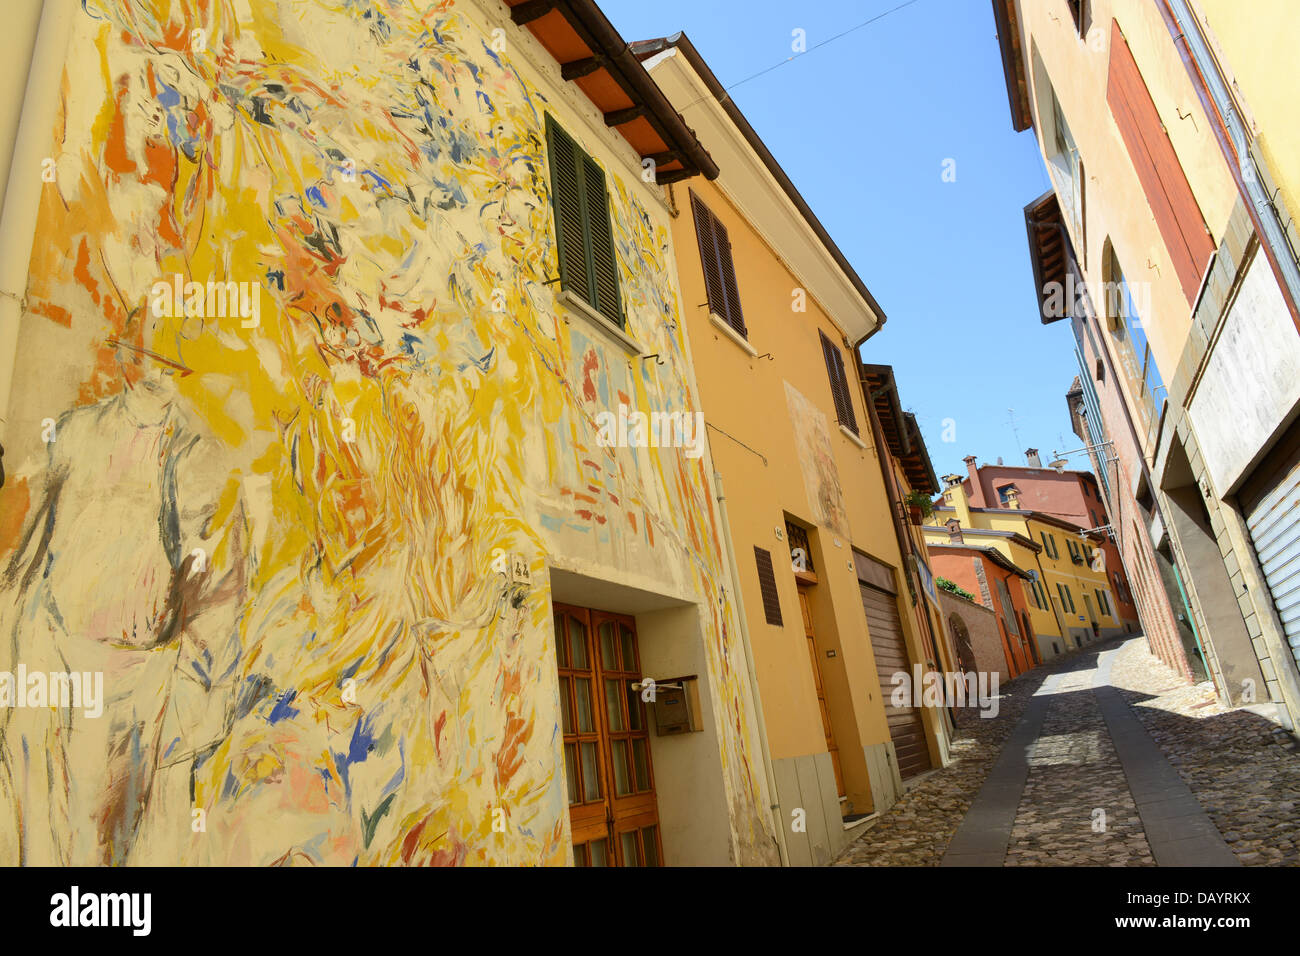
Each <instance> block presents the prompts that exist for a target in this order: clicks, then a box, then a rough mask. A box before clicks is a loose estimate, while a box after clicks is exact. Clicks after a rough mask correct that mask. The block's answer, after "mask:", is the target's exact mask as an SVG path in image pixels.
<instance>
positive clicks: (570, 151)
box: [546, 114, 623, 328]
mask: <svg viewBox="0 0 1300 956" xmlns="http://www.w3.org/2000/svg"><path fill="white" fill-rule="evenodd" d="M546 141H547V146H548V150H549V152H550V156H551V192H552V202H553V203H554V205H555V237H556V243H557V245H558V247H559V259H560V288H561V289H564V290H567V291H569V292H573V293H574V294H575V295H577V296H579V297H580V298H582V299H583V300H584V301H586V302H587V303H588V304H589V305H590V306H591V307H592V308H594V309H595V310H596V311H597V312H599V313H600V314H601V315H603V316H605V318H607V319H609V320H610V321H611V322H613V323H614V324H615V325H617V326H618V327H619V328H622V327H623V309H622V301H621V298H620V295H619V282H618V256H617V254H616V253H615V251H614V233H613V228H612V224H611V222H610V215H609V196H608V192H607V191H606V188H605V173H604V171H603V170H602V169H601V168H600V166H599V165H598V164H597V163H596V161H595V160H593V159H592V158H591V157H590V156H588V155H587V154H586V152H584V151H583V149H582V148H581V147H580V146H578V144H577V143H576V142H574V140H573V137H571V136H570V135H569V134H568V133H566V132H565V131H564V130H563V129H562V128H561V127H560V125H559V124H558V123H557V122H555V120H554V119H553V118H552V117H551V116H550V115H549V114H548V115H547V117H546Z"/></svg>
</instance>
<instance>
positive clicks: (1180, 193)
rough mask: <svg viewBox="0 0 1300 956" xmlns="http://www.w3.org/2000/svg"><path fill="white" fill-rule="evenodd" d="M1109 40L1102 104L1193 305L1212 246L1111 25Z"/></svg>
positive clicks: (1142, 87)
mask: <svg viewBox="0 0 1300 956" xmlns="http://www.w3.org/2000/svg"><path fill="white" fill-rule="evenodd" d="M1110 34H1111V35H1110V66H1109V73H1108V76H1107V80H1106V102H1107V103H1108V104H1110V111H1111V115H1112V116H1114V117H1115V125H1116V126H1118V127H1119V133H1120V136H1121V137H1122V138H1123V140H1124V145H1125V146H1126V147H1127V148H1128V154H1129V158H1130V159H1131V160H1132V161H1133V168H1134V169H1135V170H1136V171H1137V176H1138V181H1139V182H1141V184H1142V191H1143V193H1144V194H1145V195H1146V199H1147V204H1148V205H1149V206H1150V207H1151V214H1152V216H1154V217H1155V220H1156V226H1157V227H1158V228H1159V230H1160V236H1161V238H1162V239H1164V242H1165V247H1166V248H1167V249H1168V250H1169V256H1170V258H1171V259H1172V260H1173V263H1174V271H1175V272H1176V273H1177V274H1178V281H1179V283H1180V284H1181V285H1182V287H1183V294H1184V295H1186V296H1187V301H1188V302H1192V301H1194V300H1195V299H1196V294H1197V292H1198V291H1199V290H1200V286H1201V276H1202V274H1203V273H1204V272H1205V268H1206V265H1207V264H1208V263H1209V261H1210V256H1211V255H1213V253H1214V240H1213V239H1212V238H1211V237H1210V233H1209V231H1208V230H1207V229H1206V228H1205V219H1204V217H1203V216H1202V215H1201V208H1200V206H1199V205H1197V203H1196V196H1195V195H1194V194H1193V193H1192V187H1191V186H1190V185H1189V184H1188V182H1187V176H1186V174H1185V173H1184V172H1183V167H1182V164H1180V163H1179V162H1178V155H1177V153H1175V152H1174V147H1173V144H1172V143H1171V142H1170V140H1169V134H1168V133H1167V132H1166V131H1165V127H1164V124H1163V123H1162V122H1161V121H1160V113H1159V112H1158V111H1157V110H1156V106H1155V103H1154V102H1153V101H1152V99H1151V93H1150V92H1149V91H1148V90H1147V85H1146V82H1145V81H1144V80H1143V79H1142V73H1141V71H1139V70H1138V66H1137V61H1136V60H1134V59H1133V53H1132V51H1130V50H1129V46H1128V41H1127V40H1125V39H1124V34H1123V32H1122V31H1121V30H1120V28H1119V24H1118V23H1116V22H1115V21H1114V20H1112V21H1111V31H1110Z"/></svg>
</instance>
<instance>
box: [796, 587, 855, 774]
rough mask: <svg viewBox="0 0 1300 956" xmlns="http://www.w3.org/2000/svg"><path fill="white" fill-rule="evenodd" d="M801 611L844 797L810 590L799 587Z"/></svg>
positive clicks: (833, 762)
mask: <svg viewBox="0 0 1300 956" xmlns="http://www.w3.org/2000/svg"><path fill="white" fill-rule="evenodd" d="M799 613H800V614H801V615H802V616H803V633H804V637H805V639H806V640H807V641H808V656H809V658H810V659H811V660H812V672H813V681H814V683H815V684H816V685H817V707H818V709H819V710H820V711H821V715H822V730H823V731H824V732H825V734H826V749H827V750H828V751H829V752H830V755H831V766H833V767H834V768H835V786H836V788H837V789H838V790H839V795H840V796H841V797H842V796H844V795H845V793H846V792H847V791H845V789H844V773H843V771H842V770H841V769H840V748H839V747H838V746H837V745H836V743H835V729H834V728H833V727H832V726H831V712H830V710H829V708H827V706H826V687H825V685H824V684H823V683H822V666H821V659H820V658H819V657H818V656H817V641H816V640H815V638H814V635H813V623H812V611H811V610H810V609H809V607H808V592H807V591H805V590H804V589H803V588H800V589H799Z"/></svg>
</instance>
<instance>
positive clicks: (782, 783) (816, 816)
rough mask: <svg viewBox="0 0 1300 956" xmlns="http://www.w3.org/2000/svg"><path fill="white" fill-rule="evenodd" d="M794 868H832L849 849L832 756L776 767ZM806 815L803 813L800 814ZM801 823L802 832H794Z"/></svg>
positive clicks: (777, 763) (811, 757) (789, 760)
mask: <svg viewBox="0 0 1300 956" xmlns="http://www.w3.org/2000/svg"><path fill="white" fill-rule="evenodd" d="M772 769H773V771H774V772H775V774H776V791H777V802H778V803H780V805H781V821H782V824H783V825H784V826H785V842H786V846H787V848H788V849H789V851H790V865H791V866H828V865H830V862H831V861H832V860H834V859H835V857H836V856H837V855H839V852H840V851H841V850H842V849H844V847H846V846H848V842H849V835H848V834H847V833H845V831H844V820H843V816H842V814H841V813H840V797H839V792H838V790H837V789H836V786H835V767H834V765H833V764H832V763H831V755H830V754H829V753H827V752H825V751H823V752H822V753H819V754H805V755H804V756H802V757H783V758H782V759H780V760H775V761H773V763H772ZM796 811H802V813H796ZM796 820H801V825H802V827H803V829H802V831H800V830H796V829H793V827H794V825H795V821H796Z"/></svg>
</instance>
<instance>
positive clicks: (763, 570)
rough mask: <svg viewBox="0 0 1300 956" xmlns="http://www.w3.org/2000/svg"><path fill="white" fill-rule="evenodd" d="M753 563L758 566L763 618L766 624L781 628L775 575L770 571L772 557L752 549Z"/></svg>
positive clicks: (761, 550) (757, 549)
mask: <svg viewBox="0 0 1300 956" xmlns="http://www.w3.org/2000/svg"><path fill="white" fill-rule="evenodd" d="M754 562H755V563H756V564H757V565H758V589H759V591H760V592H761V593H762V595H763V616H764V617H766V618H767V623H768V624H775V625H777V626H778V627H780V626H781V601H780V599H779V598H778V597H777V596H776V574H775V573H774V572H773V571H772V555H771V554H770V553H769V552H767V551H764V550H763V549H762V548H760V547H757V546H755V547H754Z"/></svg>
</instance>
